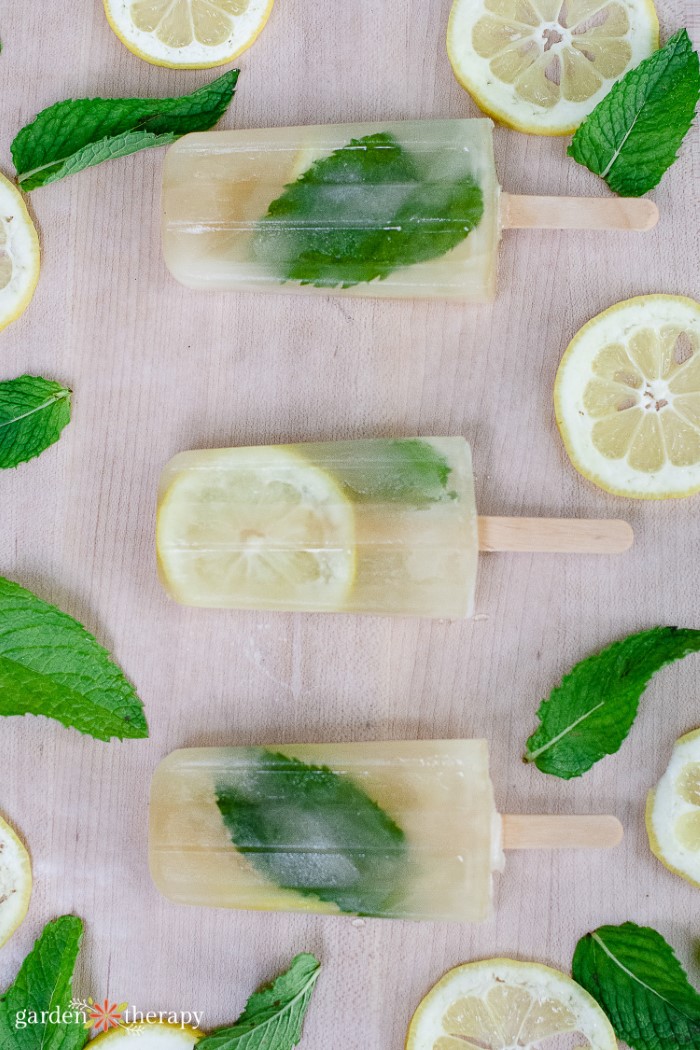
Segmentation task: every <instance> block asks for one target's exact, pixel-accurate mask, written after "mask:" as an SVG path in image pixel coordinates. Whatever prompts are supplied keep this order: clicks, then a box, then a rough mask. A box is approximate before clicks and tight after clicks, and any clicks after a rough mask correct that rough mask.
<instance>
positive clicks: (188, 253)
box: [163, 119, 658, 302]
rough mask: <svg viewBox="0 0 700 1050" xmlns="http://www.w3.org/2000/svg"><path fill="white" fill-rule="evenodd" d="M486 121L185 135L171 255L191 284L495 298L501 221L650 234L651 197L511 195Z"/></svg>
mask: <svg viewBox="0 0 700 1050" xmlns="http://www.w3.org/2000/svg"><path fill="white" fill-rule="evenodd" d="M492 128H493V125H492V123H491V121H490V120H486V119H481V120H409V121H383V122H380V123H361V124H334V125H319V126H311V127H296V128H258V129H255V130H251V131H213V132H203V133H198V134H193V135H187V136H185V137H184V138H182V139H180V140H179V141H178V142H176V143H175V144H174V145H173V146H172V147H171V148H170V150H169V151H168V154H167V156H166V160H165V170H164V178H163V250H164V253H165V260H166V263H167V265H168V267H169V268H170V270H171V271H172V273H173V275H174V276H175V277H176V278H177V279H178V280H179V281H181V282H182V283H183V284H185V285H188V286H190V287H192V288H204V289H208V290H212V289H231V290H240V289H258V290H264V291H280V292H299V291H302V292H321V293H324V294H327V293H328V292H329V291H333V292H337V293H341V294H343V295H370V296H381V297H400V298H436V299H444V298H448V299H459V300H462V301H463V302H487V301H489V300H491V299H493V297H494V295H495V293H496V274H497V266H498V245H499V240H500V236H501V230H502V229H503V228H522V227H540V228H548V229H551V228H561V229H565V228H569V229H638V230H642V229H649V228H650V227H651V226H653V225H654V223H655V222H656V220H657V218H658V211H657V209H656V205H654V204H653V203H652V202H651V201H648V200H631V199H627V200H624V199H621V198H557V197H518V196H511V195H508V194H502V193H501V191H500V188H499V185H498V180H497V177H496V168H495V162H494V154H493V139H492Z"/></svg>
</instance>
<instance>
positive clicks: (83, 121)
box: [12, 69, 238, 191]
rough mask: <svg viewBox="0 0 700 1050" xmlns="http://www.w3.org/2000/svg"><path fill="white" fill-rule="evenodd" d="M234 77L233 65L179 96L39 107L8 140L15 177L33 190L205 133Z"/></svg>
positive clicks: (224, 102)
mask: <svg viewBox="0 0 700 1050" xmlns="http://www.w3.org/2000/svg"><path fill="white" fill-rule="evenodd" d="M237 80H238V70H237V69H232V70H230V71H229V72H228V73H224V75H223V76H221V77H219V78H218V79H217V80H214V81H212V83H211V84H207V85H206V86H205V87H203V88H199V89H198V90H197V91H193V92H192V94H191V95H182V96H181V97H180V98H147V99H144V98H112V99H107V98H83V99H69V100H67V101H66V102H57V103H56V104H55V105H54V106H50V107H49V108H48V109H44V110H42V112H41V113H39V115H38V116H37V117H36V119H35V120H34V121H33V122H32V123H31V124H28V125H27V127H25V128H23V129H22V130H21V131H20V132H19V134H18V135H17V137H16V138H15V140H14V142H13V143H12V159H13V160H14V162H15V167H16V168H17V181H18V183H19V185H20V187H21V188H22V189H23V190H25V191H26V190H35V189H37V187H39V186H46V185H47V184H48V183H50V182H56V181H57V180H58V179H62V178H65V177H66V175H74V174H75V173H76V172H78V171H82V169H83V168H89V167H91V166H92V165H94V164H100V163H101V162H102V161H103V160H112V159H114V158H115V157H125V156H127V155H128V154H130V153H136V152H138V150H142V149H148V148H150V147H152V146H167V145H168V144H169V143H171V142H174V141H175V139H176V138H179V137H180V136H181V135H186V134H188V133H189V132H191V131H206V130H207V129H208V128H211V127H213V125H214V124H216V122H217V121H218V120H219V119H220V118H221V117H222V116H223V115H224V113H225V112H226V110H227V108H228V106H229V103H230V102H231V99H232V98H233V93H234V91H235V88H236V81H237Z"/></svg>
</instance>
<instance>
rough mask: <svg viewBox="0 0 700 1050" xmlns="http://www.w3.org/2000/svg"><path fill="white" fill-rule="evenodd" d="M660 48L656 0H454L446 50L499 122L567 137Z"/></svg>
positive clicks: (469, 87) (474, 93)
mask: <svg viewBox="0 0 700 1050" xmlns="http://www.w3.org/2000/svg"><path fill="white" fill-rule="evenodd" d="M658 46H659V22H658V19H657V17H656V11H655V10H654V5H653V3H652V2H651V0H454V3H453V6H452V11H451V14H450V20H449V24H448V28H447V53H448V55H449V59H450V62H451V63H452V69H453V70H454V74H455V76H456V77H457V80H458V81H459V83H460V84H461V85H462V87H464V88H466V90H467V91H468V92H469V93H470V94H471V95H472V96H473V98H474V101H475V102H476V103H477V105H478V106H480V108H481V109H482V110H483V111H484V112H485V113H488V114H489V116H492V117H493V118H494V119H495V120H499V121H501V123H503V124H507V125H508V126H509V127H511V128H515V129H516V130H517V131H526V132H529V133H530V134H532V135H569V134H571V133H572V132H573V131H575V129H576V128H577V127H578V125H579V124H580V123H581V121H582V120H583V119H584V117H586V116H587V115H588V114H589V113H590V112H591V110H592V109H594V108H595V106H596V105H597V104H598V103H599V102H600V100H601V99H602V98H603V97H604V96H605V95H607V93H608V91H609V90H610V88H611V87H612V85H613V83H614V81H616V80H619V79H620V77H621V76H623V75H624V74H625V73H626V72H627V70H629V69H631V68H632V67H633V66H636V65H638V64H639V63H640V62H641V61H642V59H644V58H647V57H648V56H649V55H650V54H651V53H652V51H654V50H656V48H658Z"/></svg>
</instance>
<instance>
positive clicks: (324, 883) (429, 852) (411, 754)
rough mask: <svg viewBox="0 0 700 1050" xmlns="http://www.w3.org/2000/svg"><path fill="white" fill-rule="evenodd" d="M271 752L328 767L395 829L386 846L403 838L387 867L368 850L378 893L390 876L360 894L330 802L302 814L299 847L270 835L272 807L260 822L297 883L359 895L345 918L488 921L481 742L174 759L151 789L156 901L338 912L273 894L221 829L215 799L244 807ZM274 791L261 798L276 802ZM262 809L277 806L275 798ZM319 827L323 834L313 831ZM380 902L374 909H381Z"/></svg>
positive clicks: (490, 811) (488, 829) (492, 818)
mask: <svg viewBox="0 0 700 1050" xmlns="http://www.w3.org/2000/svg"><path fill="white" fill-rule="evenodd" d="M280 754H281V755H283V756H284V757H285V758H295V759H299V760H301V761H302V762H303V763H305V765H306V767H308V766H314V767H318V766H326V767H328V768H329V769H330V770H332V771H333V773H335V774H338V775H339V776H340V777H341V778H346V779H347V780H349V781H351V782H352V784H353V786H355V787H357V788H359V789H360V790H361V791H362V792H363V793H364V794H365V795H366V796H368V798H369V799H371V800H372V802H374V803H376V805H377V806H379V807H381V810H382V811H383V813H384V814H385V815H386V817H387V818H388V819H389V820H391V821H392V822H393V824H394V825H395V828H396V829H398V831H396V832H395V833H394V839H397V840H398V838H399V836H401V839H400V847H401V849H402V850H403V852H402V853H401V855H400V857H399V859H398V862H396V863H394V864H393V866H392V865H391V864H387V859H386V856H385V855H384V853H383V852H382V854H381V855H379V851H378V850H377V855H376V857H375V855H374V854H373V853H372V845H371V844H370V846H369V848H368V851H367V852H366V854H365V856H364V857H363V858H362V860H363V862H364V864H365V870H367V869H368V870H369V871H370V872H372V873H374V872H377V873H378V876H377V877H378V879H379V880H380V883H381V878H382V875H381V873H385V874H386V872H387V871H392V872H393V873H394V876H395V877H394V878H393V879H392V884H391V885H385V884H380V885H376V886H375V885H370V886H369V888H368V887H367V884H366V881H365V882H363V880H362V875H361V874H358V871H357V870H356V868H355V866H354V864H353V863H352V859H353V856H354V853H355V852H356V851H357V849H358V845H359V844H358V843H357V841H355V840H354V839H353V838H352V835H351V834H350V833H349V832H348V836H347V841H346V840H345V839H344V838H343V834H342V832H339V833H338V834H334V833H333V830H332V828H333V826H334V825H335V824H336V823H337V824H338V826H340V823H341V817H338V820H337V821H336V819H335V815H336V811H335V810H334V809H333V808H332V807H333V805H336V806H337V805H338V801H337V799H333V800H331V799H330V798H329V807H331V808H330V809H328V810H324V812H323V814H322V815H321V818H323V819H321V818H320V817H319V815H318V813H316V814H315V816H314V813H313V812H311V813H309V812H307V811H306V809H304V808H303V807H302V810H301V815H300V816H299V815H298V816H297V817H296V819H295V823H294V826H293V830H292V834H294V833H295V832H298V828H299V824H300V822H301V821H302V820H303V821H304V834H305V835H306V836H307V838H306V840H305V842H304V843H302V845H301V846H300V844H299V842H298V841H297V842H296V843H294V844H291V843H290V842H288V841H287V839H286V838H284V831H283V830H280V829H283V828H284V825H285V821H284V819H282V820H280V818H279V816H278V813H277V810H276V809H275V812H274V813H272V814H270V820H271V824H272V826H274V827H276V828H277V829H278V839H279V843H278V847H277V850H278V852H279V853H280V854H281V855H282V856H281V863H282V866H283V869H284V870H285V871H286V872H287V874H289V873H290V872H291V873H292V874H293V878H294V880H295V884H296V885H306V886H307V887H309V886H312V885H313V886H315V887H322V889H323V891H324V893H325V894H326V895H328V896H329V897H331V898H332V897H334V896H335V897H338V899H343V895H345V899H354V897H353V895H357V898H358V900H359V901H362V900H363V893H364V894H365V895H366V901H367V904H368V905H369V907H368V908H366V909H363V908H362V907H356V909H355V910H356V911H357V912H359V913H365V914H379V915H380V916H384V917H398V918H409V919H445V920H455V921H468V922H473V921H478V920H481V919H484V918H486V917H487V916H488V915H489V913H490V910H491V882H492V871H493V870H495V869H500V868H501V867H502V853H501V843H500V824H499V818H498V816H497V814H496V810H495V805H494V799H493V791H492V786H491V781H490V778H489V769H488V746H487V744H486V741H483V740H451V741H410V742H394V743H354V744H308V745H306V744H305V745H293V746H291V745H266V746H265V748H264V750H261V749H249V748H198V749H191V750H182V751H175V752H173V753H172V754H171V755H169V756H168V757H167V758H166V759H165V760H164V761H163V762H161V764H160V765H159V766H158V768H157V770H156V772H155V775H154V778H153V784H152V789H151V809H150V866H151V873H152V876H153V879H154V880H155V883H156V885H157V887H158V888H159V890H160V891H161V892H162V893H163V894H165V895H166V896H167V897H170V898H171V899H172V900H175V901H178V902H180V903H183V904H197V905H205V906H208V907H227V908H245V909H260V910H271V911H272V910H274V911H306V912H322V913H330V914H338V913H339V912H340V910H341V909H340V908H339V907H338V905H337V904H335V903H333V901H332V900H319V898H318V896H316V895H314V893H313V891H312V890H310V889H307V891H305V892H300V891H298V890H296V889H281V888H279V886H278V885H276V884H275V882H274V881H273V880H272V879H271V878H270V876H269V868H267V867H266V865H265V863H262V864H261V859H260V856H259V853H260V845H259V842H258V841H257V839H256V837H255V835H254V834H253V833H250V831H249V830H247V831H240V832H239V835H240V839H239V842H238V846H239V849H236V845H235V844H234V842H233V840H232V836H231V834H230V831H229V830H227V826H226V824H225V823H224V819H223V817H222V813H221V812H220V809H219V805H218V804H217V794H218V796H219V797H221V796H222V793H225V792H226V789H227V787H230V786H234V787H235V788H236V789H238V786H239V785H241V784H245V785H246V790H247V791H248V801H249V800H250V784H252V783H257V784H261V783H263V781H261V780H260V779H259V777H260V771H261V768H262V769H263V773H264V763H265V757H264V756H266V755H267V756H273V758H274V756H279V755H280ZM261 756H263V757H262V758H261ZM248 776H250V778H252V779H251V780H250V782H249V783H247V782H246V777H248ZM291 776H292V774H290V777H291ZM311 776H313V774H311ZM255 778H258V779H255ZM279 783H280V782H279V781H277V782H275V786H274V788H273V789H270V788H269V787H268V785H267V784H266V785H265V788H264V789H263V788H261V789H260V790H265V791H266V792H268V793H269V794H272V795H273V796H275V795H276V794H279V792H277V785H278V784H279ZM289 791H290V796H291V797H292V798H299V797H301V798H304V799H305V798H306V797H307V796H308V795H309V794H310V791H309V790H307V787H306V785H305V784H304V782H303V780H300V779H299V777H298V776H297V777H296V779H294V780H293V781H292V782H291V783H290V787H289ZM244 793H245V792H244ZM281 793H284V792H281ZM320 798H321V799H325V798H326V795H325V794H323V793H322V794H321V795H320ZM271 805H273V806H276V798H275V799H274V801H273V802H272V803H271ZM245 817H246V814H245V813H239V814H238V818H237V819H240V820H241V823H242V826H245V827H247V828H248V829H250V827H251V825H245ZM290 819H291V818H290ZM325 820H327V821H329V822H330V829H329V826H328V825H326V826H325V827H324V826H322V825H323V824H324V821H325ZM288 823H289V821H288ZM344 826H345V825H344ZM255 827H256V828H257V825H255ZM287 833H288V834H289V829H287ZM394 839H392V840H391V841H392V843H393V842H394ZM375 842H376V840H375ZM256 843H257V845H256ZM268 849H272V847H270V846H269V845H268ZM265 859H266V858H263V861H264V860H265ZM359 866H360V867H361V865H359ZM273 867H274V863H273ZM261 868H262V870H263V871H264V872H265V873H264V874H263V873H262V871H261ZM370 883H371V879H370ZM363 887H364V889H363ZM348 895H349V896H348ZM378 900H380V901H382V902H383V903H382V904H381V907H379V908H377V901H378Z"/></svg>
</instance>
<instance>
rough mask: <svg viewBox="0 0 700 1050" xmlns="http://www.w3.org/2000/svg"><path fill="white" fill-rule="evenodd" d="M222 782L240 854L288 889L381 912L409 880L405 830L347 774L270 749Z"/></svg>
mask: <svg viewBox="0 0 700 1050" xmlns="http://www.w3.org/2000/svg"><path fill="white" fill-rule="evenodd" d="M246 758H248V759H249V761H248V762H247V763H246V764H245V765H239V766H236V765H232V766H231V767H230V773H227V775H226V777H225V779H223V780H221V781H220V782H219V783H218V784H217V785H216V801H217V804H218V807H219V810H220V812H221V815H222V817H223V820H224V823H225V825H226V828H227V830H228V832H229V834H230V836H231V839H232V841H233V843H234V845H235V847H236V849H237V851H238V852H239V853H240V854H242V855H243V856H244V857H245V858H246V859H247V860H248V861H249V862H250V863H251V864H252V865H253V866H254V867H255V868H256V869H257V870H258V871H259V872H260V873H261V874H262V875H264V876H266V877H267V878H269V879H270V880H271V881H272V882H273V883H275V884H276V885H277V886H279V887H281V888H283V889H290V890H294V891H296V892H297V893H301V894H304V895H307V896H311V897H315V898H317V899H318V900H322V901H330V902H332V903H334V904H336V905H337V906H338V907H339V908H340V909H341V911H344V912H351V913H357V914H360V915H381V914H384V913H386V911H387V909H388V908H390V903H391V900H392V899H393V898H394V897H395V896H396V893H397V889H398V888H400V887H401V886H402V885H403V884H404V882H405V880H406V877H407V870H408V865H407V851H408V847H407V842H406V836H405V834H404V832H403V831H402V829H401V828H400V827H399V826H398V825H397V824H396V823H395V822H394V821H393V820H392V819H391V817H390V816H389V815H388V814H387V813H385V812H384V810H382V809H381V808H380V807H379V806H378V805H377V804H376V803H375V802H373V801H372V799H371V798H369V796H368V795H366V794H365V793H364V791H362V790H361V789H360V788H358V787H357V786H356V785H355V784H354V783H353V782H352V781H351V780H350V779H348V778H347V777H343V776H340V775H339V774H338V773H334V772H333V771H332V770H330V769H328V767H326V766H318V765H308V764H306V763H305V762H301V761H299V760H298V759H296V758H292V757H288V756H287V755H283V754H280V753H278V752H273V751H267V750H265V749H264V748H258V749H256V748H251V749H250V750H249V751H247V752H246Z"/></svg>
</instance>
